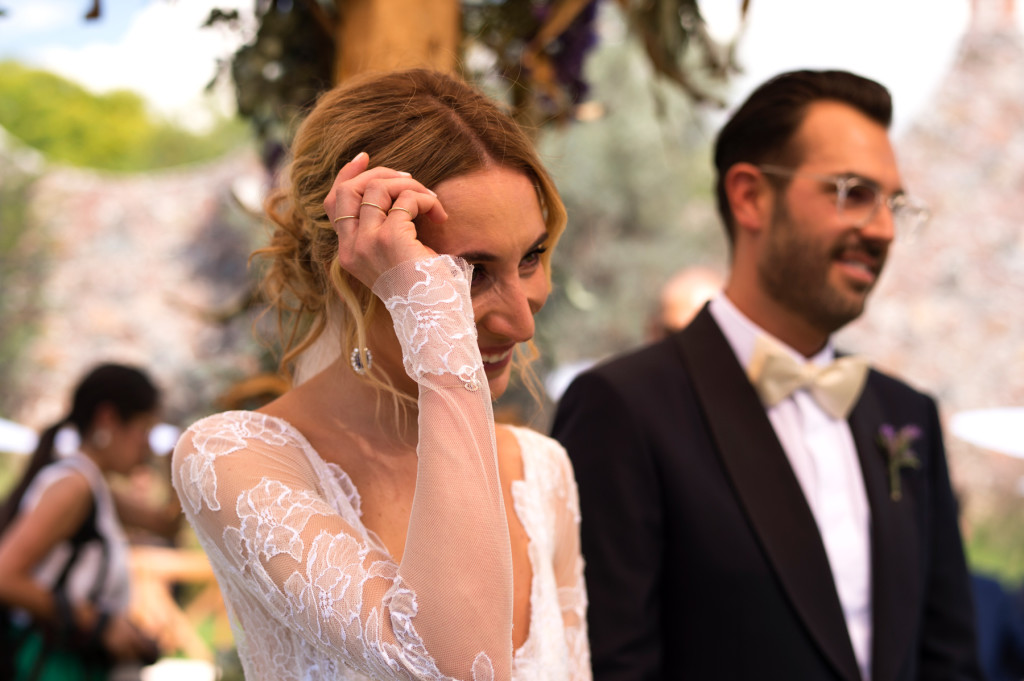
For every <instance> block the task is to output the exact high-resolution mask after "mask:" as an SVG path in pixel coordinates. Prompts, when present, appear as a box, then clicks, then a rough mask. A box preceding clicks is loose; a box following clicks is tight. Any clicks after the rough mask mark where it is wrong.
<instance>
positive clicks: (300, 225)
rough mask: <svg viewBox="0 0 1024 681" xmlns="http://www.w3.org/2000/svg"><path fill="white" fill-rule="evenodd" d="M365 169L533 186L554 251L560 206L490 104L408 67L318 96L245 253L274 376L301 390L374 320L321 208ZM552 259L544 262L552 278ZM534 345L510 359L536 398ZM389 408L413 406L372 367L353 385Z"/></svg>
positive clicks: (519, 139) (513, 126)
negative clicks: (257, 269) (495, 172)
mask: <svg viewBox="0 0 1024 681" xmlns="http://www.w3.org/2000/svg"><path fill="white" fill-rule="evenodd" d="M364 151H365V152H366V153H367V154H369V156H370V166H371V167H374V166H386V167H388V168H393V169H395V170H404V171H406V172H408V173H410V174H411V175H412V177H413V178H415V179H416V180H418V181H419V182H421V183H422V184H423V185H424V186H426V187H429V188H432V189H436V187H437V186H438V185H439V184H441V183H442V182H444V181H445V180H449V179H452V178H456V177H461V176H464V175H468V174H471V173H475V172H479V171H483V170H486V169H489V168H504V169H508V170H513V171H517V172H521V173H522V174H523V175H525V176H526V177H528V178H529V179H530V180H531V181H532V182H533V183H534V186H535V187H536V189H537V195H538V199H539V202H540V206H541V210H542V211H543V215H544V222H545V225H546V227H547V231H548V234H549V235H550V242H549V243H550V245H551V246H552V247H553V246H554V244H555V243H556V242H557V240H558V237H559V235H560V234H561V232H562V231H563V229H564V228H565V223H566V213H565V207H564V206H563V204H562V201H561V199H560V198H559V196H558V193H557V191H556V189H555V185H554V182H552V180H551V178H550V177H549V175H548V174H547V171H546V170H545V169H544V167H543V165H542V164H541V161H540V158H539V156H538V155H537V152H536V150H535V148H534V145H533V142H532V141H531V140H530V138H529V137H528V136H527V135H526V133H525V132H523V130H522V129H521V128H520V127H519V126H518V124H517V123H516V122H515V121H513V120H512V119H511V118H510V117H509V116H508V115H507V114H506V113H504V112H503V111H502V110H501V109H500V108H499V107H498V105H497V104H496V103H495V102H493V101H492V100H490V99H489V98H488V97H486V96H485V95H483V94H482V93H480V92H478V91H477V90H476V89H474V88H473V87H471V86H469V85H468V84H466V83H465V82H463V81H460V80H458V79H456V78H454V77H452V76H449V75H445V74H442V73H438V72H433V71H427V70H422V69H415V70H409V71H400V72H392V73H387V74H383V75H380V74H377V75H371V76H365V77H362V78H360V79H358V80H352V81H349V82H346V83H345V84H343V85H341V86H339V87H337V88H334V89H332V90H330V91H328V92H326V93H324V94H323V95H322V96H321V97H320V98H319V100H318V101H317V103H316V106H315V107H314V108H313V110H312V111H311V112H310V113H309V115H308V116H307V117H306V118H305V120H304V121H303V122H302V124H301V125H300V127H299V129H298V131H297V132H296V135H295V139H294V142H293V144H292V149H291V156H292V160H291V163H290V164H289V166H288V167H287V169H286V171H285V173H284V175H283V180H284V181H283V182H282V183H281V185H280V186H279V187H278V188H276V189H275V190H274V191H272V192H271V194H270V195H269V196H268V198H267V201H266V210H267V214H268V216H269V217H270V219H271V220H272V221H273V223H274V225H275V230H274V234H273V237H272V239H271V242H270V245H269V246H267V247H265V248H262V249H259V250H257V251H256V252H255V253H254V254H253V256H254V257H263V258H266V259H268V260H269V267H268V268H267V270H266V272H265V274H264V277H263V291H264V294H265V296H266V297H267V300H268V302H269V303H270V305H271V306H272V307H273V308H275V309H276V312H277V319H278V327H279V330H280V332H281V338H282V343H283V356H282V359H281V369H282V370H283V371H284V372H285V373H288V374H290V375H291V377H292V380H293V382H294V383H295V384H298V383H301V382H303V381H305V380H307V379H308V378H310V377H311V376H313V375H314V374H316V373H317V372H319V371H320V370H322V369H323V368H324V367H326V366H327V364H329V363H330V362H332V361H334V360H335V359H336V358H338V357H339V356H346V357H347V356H349V355H350V354H351V353H352V351H353V349H355V348H363V347H365V346H366V332H367V328H368V327H369V325H370V323H371V321H372V320H373V318H374V316H375V315H377V314H380V313H381V310H382V306H381V304H380V301H379V300H378V299H377V297H376V296H375V295H374V294H373V292H372V291H370V290H369V289H368V288H367V287H366V286H364V285H363V284H362V283H361V282H360V281H359V280H358V279H356V278H355V277H353V276H352V275H350V274H349V273H348V272H346V271H345V270H343V269H342V268H341V267H340V265H339V264H338V259H337V254H338V239H337V235H336V233H335V232H334V229H333V226H332V225H331V224H330V221H329V220H328V218H327V215H326V212H325V211H324V206H323V201H324V199H325V198H326V196H327V194H328V192H329V191H330V190H331V187H332V186H333V184H334V180H335V178H336V176H337V174H338V172H339V171H340V170H341V167H342V166H343V165H345V164H346V163H348V162H349V160H351V159H353V158H354V157H355V156H356V155H357V154H358V153H359V152H364ZM551 250H552V249H550V248H549V249H548V250H547V252H545V253H544V254H543V255H542V256H541V262H542V265H543V267H544V270H545V272H546V274H547V277H548V283H549V285H550V281H551V265H550V258H551ZM536 357H537V351H536V348H535V347H534V346H533V344H532V343H528V344H526V349H525V351H524V349H523V348H522V346H520V347H519V348H517V350H516V357H515V364H514V366H515V367H516V368H517V369H518V370H519V371H520V375H521V377H522V380H523V382H524V383H525V384H526V386H527V388H528V389H530V391H531V392H532V393H533V394H534V395H536V394H537V392H536V377H535V376H534V375H533V374H532V372H531V371H530V370H529V367H528V365H529V363H530V362H532V361H533V360H534V359H535V358H536ZM361 378H362V380H365V381H367V382H369V383H370V384H371V385H372V386H374V387H375V388H376V389H377V390H378V391H379V392H378V394H379V395H381V394H385V393H388V394H390V395H392V396H393V397H394V399H395V400H396V402H395V406H396V409H401V406H402V405H405V406H413V405H414V404H415V399H414V397H412V396H409V395H405V394H403V393H401V392H400V391H399V390H397V389H396V388H395V386H394V385H393V384H392V382H391V381H390V380H389V379H388V377H387V376H386V374H384V373H383V372H382V371H379V369H378V368H377V367H371V369H370V370H369V371H368V372H367V373H366V374H364V375H363V376H361Z"/></svg>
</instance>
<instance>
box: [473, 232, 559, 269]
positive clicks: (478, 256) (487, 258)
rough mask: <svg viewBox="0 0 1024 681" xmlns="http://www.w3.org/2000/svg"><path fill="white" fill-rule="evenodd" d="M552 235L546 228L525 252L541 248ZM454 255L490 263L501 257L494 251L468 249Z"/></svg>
mask: <svg viewBox="0 0 1024 681" xmlns="http://www.w3.org/2000/svg"><path fill="white" fill-rule="evenodd" d="M550 236H551V235H550V234H549V233H548V232H547V230H545V231H544V233H543V234H541V235H540V237H538V239H537V240H536V241H534V242H533V243H532V244H530V246H529V247H527V249H526V250H525V251H524V253H529V252H531V251H533V250H535V249H537V248H539V247H540V246H541V244H543V243H544V242H545V241H547V240H548V238H549V237H550ZM453 255H455V256H457V257H459V258H462V259H463V260H466V261H467V262H481V263H488V262H495V261H497V260H499V259H500V258H499V257H498V256H497V255H495V254H493V253H488V252H486V251H467V252H466V253H454V254H453Z"/></svg>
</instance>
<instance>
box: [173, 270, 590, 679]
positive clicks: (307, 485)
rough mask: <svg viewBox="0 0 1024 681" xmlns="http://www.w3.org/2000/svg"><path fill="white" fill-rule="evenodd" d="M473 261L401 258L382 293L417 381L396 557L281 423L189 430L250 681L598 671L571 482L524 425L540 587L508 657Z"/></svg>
mask: <svg viewBox="0 0 1024 681" xmlns="http://www.w3.org/2000/svg"><path fill="white" fill-rule="evenodd" d="M469 272H470V268H469V266H468V265H466V264H465V263H464V262H463V261H461V260H457V259H454V258H451V257H449V256H439V257H436V258H431V259H428V260H420V261H415V262H411V263H405V264H403V265H400V266H398V267H396V268H394V269H393V270H391V271H390V272H388V273H386V274H385V275H384V276H382V277H381V278H380V280H379V281H378V282H377V284H376V285H375V286H374V292H375V293H376V294H377V295H378V296H380V297H381V299H382V300H384V301H385V305H386V307H387V308H388V310H390V312H391V315H392V318H393V320H394V322H395V329H396V332H397V334H398V337H399V340H400V342H401V344H402V349H403V353H404V358H405V366H406V370H407V371H408V373H409V375H410V376H412V377H413V378H414V379H415V380H416V381H417V382H418V384H419V445H418V447H417V455H418V469H417V480H416V492H415V499H414V502H413V508H412V512H411V515H410V521H409V528H408V535H407V540H406V545H405V550H404V553H403V557H402V561H401V563H396V562H395V561H394V560H393V559H392V558H391V556H390V555H389V554H388V551H387V549H386V548H385V547H384V545H383V543H382V542H381V541H380V540H379V538H377V537H376V536H375V535H374V533H373V532H371V531H370V530H368V529H367V528H366V527H365V526H364V525H363V523H362V521H361V512H360V497H359V491H358V490H357V489H356V488H355V487H354V485H353V484H352V481H351V480H350V479H349V477H348V476H347V475H346V474H345V472H344V471H343V470H341V469H340V468H339V467H338V466H336V465H334V464H328V463H325V462H324V460H323V459H321V458H320V456H319V455H318V454H317V452H316V451H314V450H313V448H312V447H311V446H310V444H309V443H308V442H307V441H306V439H305V438H304V437H303V436H302V434H301V433H299V432H298V431H297V430H296V429H295V428H294V427H292V426H291V425H290V424H288V423H287V422H285V421H283V420H281V419H279V418H275V417H271V416H267V415H264V414H259V413H255V412H227V413H224V414H218V415H215V416H211V417H208V418H206V419H203V420H201V421H199V422H197V423H196V424H194V425H193V426H192V427H191V428H189V429H188V431H186V433H185V434H184V436H183V437H182V438H181V440H180V441H179V443H178V446H177V448H176V450H175V452H174V461H173V475H174V485H175V488H176V489H177V491H178V494H179V496H180V497H181V499H182V505H183V508H184V510H185V514H186V516H187V518H188V520H189V522H190V523H191V524H192V526H193V527H194V528H195V531H196V534H197V536H198V538H199V541H200V542H201V544H202V545H203V548H204V549H205V550H206V553H207V555H208V556H209V558H210V562H211V563H212V565H213V568H214V572H215V573H216V575H217V580H218V583H219V585H220V588H221V591H222V592H223V594H224V599H225V602H226V603H227V606H228V610H229V613H230V615H231V621H232V627H233V631H234V634H235V640H236V644H237V646H238V653H239V656H240V657H241V660H242V664H243V667H244V669H245V675H246V679H247V681H261V680H264V679H266V680H268V681H269V680H273V681H285V680H289V679H295V680H299V679H301V680H303V681H316V680H321V679H323V680H327V679H331V680H335V679H353V680H354V679H449V678H455V679H463V680H469V679H472V680H473V681H490V680H492V679H494V680H499V679H516V680H521V681H527V680H534V679H536V680H546V679H551V680H552V681H555V680H558V681H561V680H565V679H589V678H590V658H589V648H588V644H587V636H586V617H585V611H586V593H585V590H584V586H583V575H582V568H583V565H582V559H581V557H580V552H579V539H578V537H579V511H578V501H577V496H576V484H575V481H574V479H573V476H572V470H571V468H570V465H569V462H568V458H567V457H566V455H565V452H564V450H563V449H562V448H561V447H560V446H559V445H558V444H556V443H555V442H554V441H553V440H550V439H549V438H547V437H544V436H542V435H540V434H538V433H535V432H533V431H529V430H526V429H515V430H514V433H515V435H516V439H517V441H518V443H519V446H520V449H521V452H522V460H523V469H524V479H523V480H519V481H514V482H513V483H512V495H513V499H514V503H515V512H516V514H517V515H518V518H519V520H520V522H521V523H522V525H523V527H524V529H525V531H526V533H527V535H528V538H529V559H530V565H531V567H532V574H533V581H532V586H531V593H530V623H529V633H528V637H527V640H526V643H525V644H524V645H523V646H522V647H521V648H519V649H518V650H516V651H514V652H513V650H512V561H511V549H510V543H509V531H508V525H507V518H506V515H505V510H504V504H503V501H502V492H501V486H500V481H499V478H498V468H497V457H496V446H495V436H494V424H493V415H492V413H491V403H490V395H489V391H488V390H487V379H486V376H485V375H484V372H483V365H482V362H481V359H480V352H479V349H478V347H477V344H476V329H475V325H474V322H473V309H472V303H471V301H470V296H469Z"/></svg>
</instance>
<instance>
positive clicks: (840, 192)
mask: <svg viewBox="0 0 1024 681" xmlns="http://www.w3.org/2000/svg"><path fill="white" fill-rule="evenodd" d="M757 168H758V170H760V171H761V172H762V173H765V174H768V175H781V176H783V177H796V176H798V175H802V176H804V177H810V178H812V179H815V180H818V181H820V182H823V183H825V184H828V185H831V186H832V187H833V189H834V191H835V195H836V212H837V213H838V215H839V216H840V217H841V218H844V219H847V220H850V222H852V223H853V226H854V227H857V228H860V227H863V226H864V225H866V224H868V223H869V222H871V220H872V219H873V218H874V217H875V215H877V214H878V209H879V208H881V206H882V204H883V203H885V205H886V206H887V207H888V208H889V212H890V213H892V221H893V225H894V226H895V228H896V234H897V235H899V236H901V237H906V236H910V235H911V234H913V233H914V232H915V231H917V229H918V228H919V227H921V226H922V225H924V223H926V222H927V221H928V218H929V217H930V213H929V211H928V208H927V206H925V205H924V203H922V202H920V201H917V200H915V199H913V198H911V197H909V196H907V195H906V194H904V193H902V192H900V193H896V194H890V195H889V196H886V195H885V193H884V192H883V191H882V188H881V187H879V186H878V183H877V182H875V181H874V180H869V179H867V178H866V177H860V176H859V175H822V174H819V173H810V172H805V171H803V170H794V169H792V168H784V167H782V166H774V165H769V164H764V165H759V166H757Z"/></svg>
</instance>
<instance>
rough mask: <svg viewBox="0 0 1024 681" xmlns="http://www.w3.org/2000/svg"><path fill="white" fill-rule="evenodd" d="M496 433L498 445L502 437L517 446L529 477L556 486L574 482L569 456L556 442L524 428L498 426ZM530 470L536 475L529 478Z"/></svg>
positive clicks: (531, 429)
mask: <svg viewBox="0 0 1024 681" xmlns="http://www.w3.org/2000/svg"><path fill="white" fill-rule="evenodd" d="M496 432H497V434H498V440H499V443H500V442H501V439H502V437H505V438H509V439H511V440H513V441H514V442H515V443H516V444H517V445H518V448H519V452H520V456H521V457H522V460H523V466H524V468H526V470H527V475H528V476H529V477H536V478H539V479H541V480H548V481H552V482H556V484H557V483H559V482H561V483H565V482H568V481H570V480H574V477H573V473H572V464H571V463H570V462H569V455H568V454H567V453H566V451H565V448H564V447H563V446H562V445H561V444H560V443H559V442H558V440H555V439H554V438H551V437H548V436H547V435H544V434H543V433H539V432H537V431H536V430H534V429H533V428H528V427H526V426H512V425H506V424H500V425H498V426H497V427H496ZM499 446H500V445H499ZM531 469H533V470H534V471H535V472H537V473H538V475H537V476H530V475H529V471H530V470H531Z"/></svg>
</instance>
